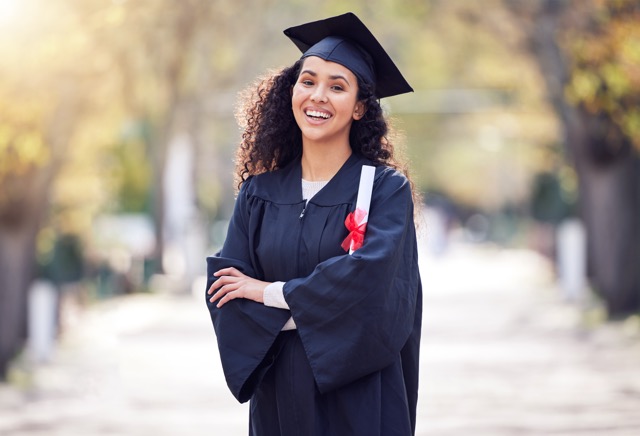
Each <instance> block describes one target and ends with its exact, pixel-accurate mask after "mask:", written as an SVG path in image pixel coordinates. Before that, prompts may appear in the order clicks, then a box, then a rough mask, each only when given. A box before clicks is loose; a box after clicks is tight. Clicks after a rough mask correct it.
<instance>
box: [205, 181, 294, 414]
mask: <svg viewBox="0 0 640 436" xmlns="http://www.w3.org/2000/svg"><path fill="white" fill-rule="evenodd" d="M250 183H251V179H249V180H248V181H246V182H245V183H244V184H243V185H242V188H241V189H240V193H239V194H238V198H237V200H236V204H235V207H234V212H233V216H232V218H231V221H230V222H229V229H228V232H227V237H226V240H225V243H224V245H223V247H222V250H221V251H220V252H219V253H217V254H216V255H214V256H210V257H207V290H208V289H209V288H210V287H211V285H212V284H213V282H214V281H215V280H216V277H214V276H213V273H215V272H216V271H218V270H219V269H222V268H227V267H235V268H237V269H238V270H240V271H241V272H242V273H244V274H246V275H248V276H250V277H253V278H257V279H261V277H260V273H259V271H258V267H257V266H256V265H257V263H256V261H255V259H254V258H253V254H252V253H251V250H250V249H249V247H250V243H249V236H248V235H249V226H251V225H256V224H255V223H253V222H252V218H253V219H255V218H256V216H255V215H254V216H253V217H252V214H251V199H250V198H249V196H248V195H247V186H248V185H249V184H250ZM256 215H257V214H256ZM205 295H206V302H207V307H208V309H209V313H210V315H211V321H212V322H213V327H214V330H215V333H216V337H217V340H218V349H219V352H220V360H221V362H222V368H223V370H224V375H225V379H226V381H227V385H228V386H229V389H230V390H231V393H232V394H233V395H234V396H235V397H236V398H237V399H238V401H240V402H242V403H243V402H246V401H248V400H249V398H250V397H251V395H252V393H253V391H254V389H255V386H256V385H257V384H258V383H259V382H260V380H261V378H262V376H263V375H264V373H265V372H266V370H267V369H268V368H269V365H270V363H271V362H269V361H268V359H265V356H266V355H267V353H268V351H269V349H270V347H271V345H272V344H273V342H274V340H275V338H276V337H277V335H278V333H279V332H280V330H281V329H282V327H283V326H284V324H285V323H286V322H287V320H288V319H289V317H290V314H289V311H287V310H282V309H278V308H273V307H267V306H265V305H263V304H261V303H257V302H254V301H251V300H247V299H243V298H238V299H235V300H232V301H229V302H228V303H227V304H225V305H224V306H223V307H221V308H217V307H216V306H215V304H214V303H210V302H209V298H210V296H209V295H207V294H206V292H205Z"/></svg>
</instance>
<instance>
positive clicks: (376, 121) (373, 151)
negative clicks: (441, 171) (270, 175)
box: [236, 60, 408, 187]
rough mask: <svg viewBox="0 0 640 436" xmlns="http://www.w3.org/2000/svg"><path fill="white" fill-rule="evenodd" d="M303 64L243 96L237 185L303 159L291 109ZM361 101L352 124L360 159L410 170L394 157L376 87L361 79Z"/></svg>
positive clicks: (352, 141) (270, 77) (265, 80)
mask: <svg viewBox="0 0 640 436" xmlns="http://www.w3.org/2000/svg"><path fill="white" fill-rule="evenodd" d="M302 62H303V60H298V61H297V62H296V63H295V64H293V65H292V66H290V67H287V68H284V69H282V70H280V71H278V72H275V73H273V74H270V75H268V76H267V77H265V78H262V79H260V80H259V81H258V82H257V83H256V84H254V85H253V86H251V87H250V88H248V89H247V90H245V91H244V92H243V93H242V94H241V98H240V104H239V106H238V111H237V112H236V118H237V120H238V123H239V124H240V126H241V127H242V129H243V133H242V140H241V141H240V146H239V147H238V150H237V153H236V178H237V182H238V187H239V186H240V185H242V183H243V182H244V181H245V180H246V179H247V178H248V177H250V176H252V175H256V174H260V173H263V172H266V171H273V170H276V169H278V168H282V167H284V166H286V165H287V164H288V163H289V162H291V161H292V160H294V159H296V158H298V157H299V156H301V155H302V132H301V131H300V128H299V127H298V125H297V124H296V121H295V118H294V117H293V111H292V109H291V90H292V88H293V86H294V85H295V83H296V81H297V80H298V75H299V73H300V68H301V66H302ZM358 100H359V101H363V102H364V105H365V108H366V112H365V114H364V116H363V117H362V118H361V119H360V120H354V121H353V123H352V124H351V130H350V133H349V142H350V144H351V149H352V150H353V152H354V153H356V154H357V155H360V156H363V157H365V158H367V159H369V160H370V161H371V162H373V163H374V164H376V165H386V166H389V167H392V168H395V169H399V170H401V171H402V172H403V173H404V174H405V175H407V176H408V174H407V171H406V168H405V167H404V166H402V165H400V164H399V163H398V161H397V160H396V158H395V156H394V146H393V144H392V143H391V141H390V140H389V133H390V125H389V122H388V121H387V119H385V116H384V112H383V110H382V107H381V106H380V102H379V101H378V99H377V98H376V96H375V94H374V89H373V86H371V85H370V84H368V83H364V82H362V81H361V80H360V79H358Z"/></svg>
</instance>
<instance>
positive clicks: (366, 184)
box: [349, 165, 376, 254]
mask: <svg viewBox="0 0 640 436" xmlns="http://www.w3.org/2000/svg"><path fill="white" fill-rule="evenodd" d="M375 175H376V167H373V166H371V165H362V172H361V173H360V185H359V186H358V198H357V200H356V209H362V210H363V211H365V212H366V215H365V216H364V219H363V222H365V223H366V222H368V221H369V207H370V206H371V193H372V192H373V178H374V176H375ZM351 246H353V242H352V243H351ZM349 254H353V249H352V248H349Z"/></svg>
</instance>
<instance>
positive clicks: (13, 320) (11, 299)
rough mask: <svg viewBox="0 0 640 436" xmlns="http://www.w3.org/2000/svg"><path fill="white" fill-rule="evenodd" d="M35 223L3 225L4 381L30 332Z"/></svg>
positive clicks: (0, 327)
mask: <svg viewBox="0 0 640 436" xmlns="http://www.w3.org/2000/svg"><path fill="white" fill-rule="evenodd" d="M34 227H35V226H34V223H29V224H28V225H26V226H25V225H23V226H21V227H20V228H19V229H11V228H4V227H0V380H5V379H6V375H7V369H8V365H9V363H10V362H11V359H12V358H13V357H14V356H15V355H16V353H18V352H19V351H20V348H21V347H22V345H23V343H24V340H25V338H26V335H27V320H26V313H27V292H25V290H26V289H28V287H29V284H30V283H31V280H32V278H33V269H34V262H33V259H34V253H35V236H36V231H37V227H35V230H36V231H34Z"/></svg>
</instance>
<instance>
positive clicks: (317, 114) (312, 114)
mask: <svg viewBox="0 0 640 436" xmlns="http://www.w3.org/2000/svg"><path fill="white" fill-rule="evenodd" d="M307 115H308V116H310V117H314V118H324V119H325V120H326V119H328V118H329V117H330V116H331V115H329V114H327V113H324V112H318V111H312V110H310V111H307Z"/></svg>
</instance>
